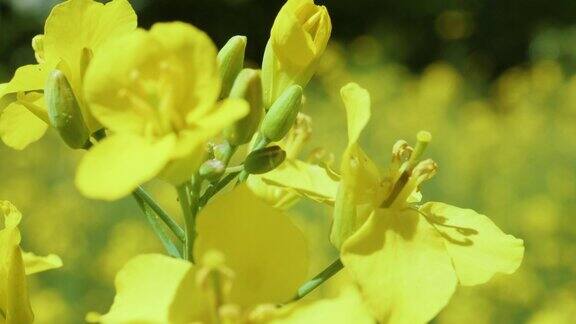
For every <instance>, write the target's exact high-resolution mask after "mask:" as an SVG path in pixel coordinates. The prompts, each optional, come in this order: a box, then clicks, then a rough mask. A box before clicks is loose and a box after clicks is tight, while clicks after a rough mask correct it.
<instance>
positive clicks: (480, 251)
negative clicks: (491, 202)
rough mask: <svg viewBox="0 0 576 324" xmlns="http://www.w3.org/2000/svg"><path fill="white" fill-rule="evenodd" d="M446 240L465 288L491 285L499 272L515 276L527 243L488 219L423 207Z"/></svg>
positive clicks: (435, 206)
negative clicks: (487, 283)
mask: <svg viewBox="0 0 576 324" xmlns="http://www.w3.org/2000/svg"><path fill="white" fill-rule="evenodd" d="M420 211H421V212H422V213H424V214H425V215H426V217H427V218H428V220H429V221H430V222H431V223H432V224H433V225H434V226H435V227H436V229H437V230H438V231H439V232H440V233H441V235H442V237H443V238H444V243H445V245H446V248H447V250H448V253H449V254H450V257H451V258H452V263H453V264H454V268H455V269H456V274H457V275H458V279H459V281H460V283H461V284H462V285H465V286H471V285H478V284H482V283H485V282H487V281H488V280H490V278H492V276H494V274H496V273H506V274H511V273H513V272H514V271H516V269H518V267H519V266H520V264H521V263H522V258H523V256H524V241H522V240H521V239H517V238H515V237H514V236H512V235H508V234H505V233H504V232H502V231H501V230H500V229H499V228H498V226H496V225H495V224H494V223H493V222H492V221H491V220H490V219H489V218H488V217H486V216H484V215H481V214H478V213H476V212H475V211H474V210H471V209H462V208H458V207H454V206H450V205H447V204H443V203H438V202H431V203H426V204H425V205H424V206H422V207H421V208H420Z"/></svg>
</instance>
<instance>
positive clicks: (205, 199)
mask: <svg viewBox="0 0 576 324" xmlns="http://www.w3.org/2000/svg"><path fill="white" fill-rule="evenodd" d="M240 172H241V171H235V172H231V173H229V174H227V175H226V176H225V177H224V178H223V179H222V180H220V181H218V182H217V183H215V184H213V185H211V186H210V187H208V188H207V189H206V191H205V192H204V194H203V195H202V197H200V199H199V200H198V206H199V207H204V206H206V204H207V203H208V201H209V200H210V198H212V197H213V196H214V195H215V194H216V193H218V191H220V190H222V189H223V188H224V187H226V185H228V184H229V183H230V182H231V181H232V180H234V179H236V177H237V176H238V174H240Z"/></svg>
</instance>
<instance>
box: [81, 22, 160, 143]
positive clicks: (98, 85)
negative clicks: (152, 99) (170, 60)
mask: <svg viewBox="0 0 576 324" xmlns="http://www.w3.org/2000/svg"><path fill="white" fill-rule="evenodd" d="M163 55H164V51H163V49H162V46H161V45H160V44H159V43H158V42H157V41H156V40H155V39H154V38H152V37H150V36H149V35H148V34H147V33H146V32H145V31H143V30H136V31H134V32H132V33H130V34H127V35H125V36H123V37H120V38H116V39H113V40H111V41H109V42H108V43H107V44H105V45H104V46H102V48H101V52H100V54H99V55H96V56H94V58H93V59H92V61H91V62H90V66H89V67H88V70H87V71H86V77H85V81H84V89H85V92H86V99H87V101H88V102H89V103H90V104H91V106H90V109H91V110H92V113H93V114H94V117H95V118H96V119H97V120H98V121H99V122H100V123H102V125H104V126H106V127H107V128H108V129H110V130H112V131H114V132H136V133H141V134H143V133H144V132H145V130H146V128H147V127H149V126H150V125H149V123H150V121H151V120H154V119H155V118H157V117H156V115H157V111H155V110H154V109H155V107H152V108H154V109H148V108H147V107H142V106H143V105H140V106H137V103H135V102H134V100H131V98H134V97H138V96H137V95H138V94H139V93H141V92H142V89H141V86H142V84H141V83H139V82H137V81H138V80H135V79H138V78H157V77H158V75H159V71H158V70H157V66H156V65H155V64H156V63H158V62H161V61H162V59H163ZM111 62H114V64H111ZM151 62H154V64H152V63H151ZM139 100H144V99H142V98H140V99H139ZM135 105H136V107H135Z"/></svg>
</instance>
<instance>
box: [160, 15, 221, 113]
mask: <svg viewBox="0 0 576 324" xmlns="http://www.w3.org/2000/svg"><path fill="white" fill-rule="evenodd" d="M150 34H151V35H152V36H153V37H154V38H155V39H156V40H157V41H158V42H159V43H161V44H162V45H163V46H164V47H165V48H166V50H167V52H168V53H170V55H173V56H174V59H176V60H177V61H178V62H179V63H180V69H182V72H183V75H184V77H185V78H186V80H182V84H183V85H185V86H186V87H185V88H182V89H181V91H180V92H179V93H178V94H177V95H178V96H179V97H180V100H178V99H176V100H178V102H180V103H181V105H180V106H179V107H178V108H179V109H181V110H182V115H187V113H188V112H192V113H193V115H195V116H201V115H203V114H204V113H206V112H207V111H209V110H211V109H213V108H214V103H215V102H216V100H217V99H218V96H219V94H220V87H221V84H220V73H219V72H218V63H217V60H216V56H217V55H218V50H217V49H216V45H214V43H213V42H212V40H211V39H210V37H208V35H206V33H204V32H203V31H201V30H199V29H198V28H196V27H194V26H192V25H190V24H186V23H182V22H171V23H158V24H154V26H152V28H151V29H150ZM191 118H192V119H194V117H191Z"/></svg>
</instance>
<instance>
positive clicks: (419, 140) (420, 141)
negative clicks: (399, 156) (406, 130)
mask: <svg viewBox="0 0 576 324" xmlns="http://www.w3.org/2000/svg"><path fill="white" fill-rule="evenodd" d="M431 140H432V134H430V133H429V132H427V131H420V132H418V135H416V148H415V149H414V152H413V153H412V155H411V156H410V159H409V160H408V162H407V163H406V164H405V165H404V168H403V169H404V170H402V171H408V172H411V171H412V169H413V168H414V167H415V166H416V164H417V163H418V161H419V160H420V158H421V157H422V155H423V154H424V151H426V147H428V144H429V143H430V141H431Z"/></svg>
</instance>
